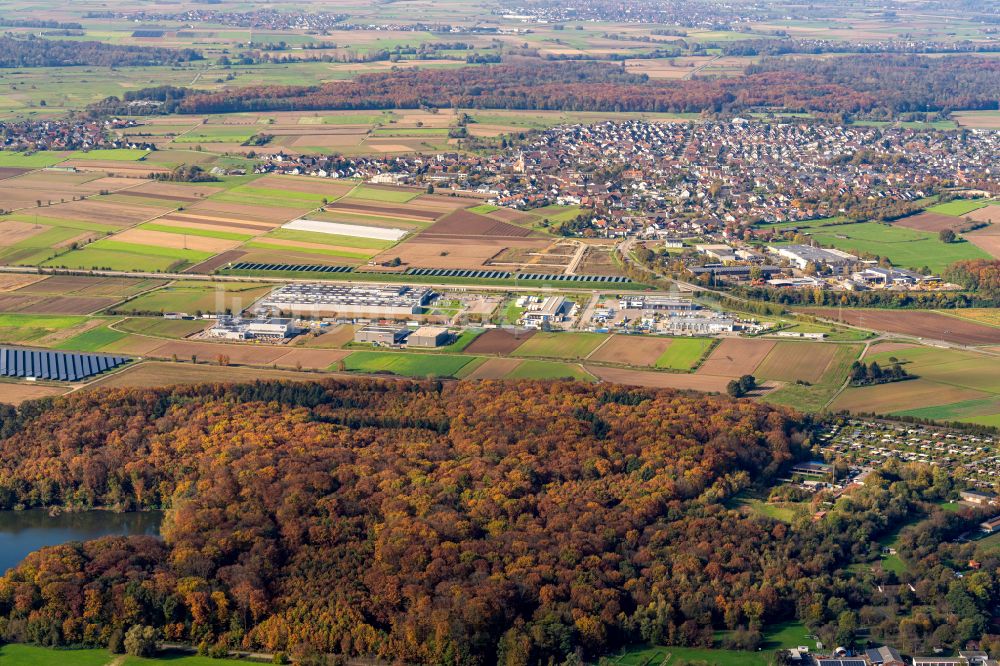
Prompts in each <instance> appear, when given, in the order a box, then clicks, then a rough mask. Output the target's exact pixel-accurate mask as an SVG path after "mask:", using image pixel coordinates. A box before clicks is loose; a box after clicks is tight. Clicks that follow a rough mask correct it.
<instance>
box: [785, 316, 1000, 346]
mask: <svg viewBox="0 0 1000 666" xmlns="http://www.w3.org/2000/svg"><path fill="white" fill-rule="evenodd" d="M803 311H804V312H806V313H808V314H811V315H814V316H817V317H823V318H826V319H833V320H836V321H842V322H844V323H847V324H850V325H851V326H858V327H860V328H867V329H871V330H875V331H885V332H888V333H900V334H903V335H911V336H914V337H918V338H927V339H930V340H944V341H947V342H955V343H958V344H963V345H991V344H994V345H995V344H1000V329H998V328H994V327H992V326H984V325H983V324H977V323H975V322H972V321H967V320H962V319H959V318H958V317H949V316H945V315H942V314H939V313H937V312H929V311H921V310H864V309H850V310H844V309H826V308H806V309H804V310H803Z"/></svg>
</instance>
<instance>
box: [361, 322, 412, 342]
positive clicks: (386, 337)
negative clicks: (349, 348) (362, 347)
mask: <svg viewBox="0 0 1000 666" xmlns="http://www.w3.org/2000/svg"><path fill="white" fill-rule="evenodd" d="M409 334H410V329H408V328H406V327H405V326H366V327H364V328H360V329H358V330H357V331H355V333H354V341H355V342H365V343H369V344H373V345H379V346H383V347H392V346H395V345H401V344H403V341H404V340H406V337H407V336H408V335H409Z"/></svg>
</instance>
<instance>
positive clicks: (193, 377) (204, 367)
mask: <svg viewBox="0 0 1000 666" xmlns="http://www.w3.org/2000/svg"><path fill="white" fill-rule="evenodd" d="M315 376H316V375H304V374H302V373H301V372H296V371H294V370H273V369H271V368H241V367H234V366H220V365H209V364H208V363H199V364H197V365H193V364H191V363H187V362H185V363H170V362H156V361H153V362H143V363H138V364H136V365H135V366H133V367H131V368H126V369H125V370H123V371H121V372H117V373H115V374H113V375H111V376H109V377H106V378H102V379H99V380H97V381H96V382H93V383H91V384H90V385H89V386H88V387H87V390H92V389H102V388H149V387H160V386H172V385H175V384H204V383H206V382H216V383H223V384H225V383H235V382H254V381H258V380H259V381H268V380H285V381H302V380H303V379H307V378H312V377H315ZM60 663H62V662H60Z"/></svg>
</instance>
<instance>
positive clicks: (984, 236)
mask: <svg viewBox="0 0 1000 666" xmlns="http://www.w3.org/2000/svg"><path fill="white" fill-rule="evenodd" d="M980 211H991V212H990V213H989V214H990V216H991V217H990V218H985V219H984V218H980V219H981V221H984V222H989V224H990V226H988V227H985V228H983V229H976V230H975V231H969V232H966V233H964V234H962V235H963V236H964V237H965V239H966V240H968V241H969V242H970V243H972V244H973V245H975V246H976V247H978V248H979V249H980V250H982V251H983V252H985V253H986V254H988V255H990V256H991V257H993V258H994V259H1000V227H998V226H997V225H998V224H1000V206H987V207H986V208H980V209H979V211H976V212H977V213H978V212H980ZM970 217H971V216H970ZM994 220H995V221H994Z"/></svg>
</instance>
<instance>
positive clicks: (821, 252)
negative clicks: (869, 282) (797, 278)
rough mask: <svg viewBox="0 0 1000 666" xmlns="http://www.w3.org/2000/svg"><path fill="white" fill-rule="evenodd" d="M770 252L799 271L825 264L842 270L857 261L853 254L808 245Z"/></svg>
mask: <svg viewBox="0 0 1000 666" xmlns="http://www.w3.org/2000/svg"><path fill="white" fill-rule="evenodd" d="M771 251H772V252H774V253H775V254H777V255H778V256H779V257H782V258H784V259H787V260H788V261H789V262H790V263H791V264H792V265H793V266H795V267H796V268H798V269H799V270H805V269H806V268H807V267H808V266H809V264H817V265H822V264H826V265H827V266H830V267H832V268H843V267H844V266H847V265H849V264H853V263H854V262H856V261H857V260H858V258H857V257H855V256H854V255H853V254H848V253H847V252H841V251H840V250H825V249H823V248H818V247H811V246H809V245H786V246H784V247H773V248H771Z"/></svg>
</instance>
